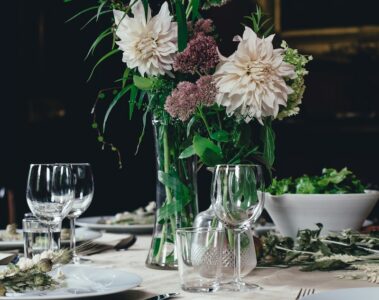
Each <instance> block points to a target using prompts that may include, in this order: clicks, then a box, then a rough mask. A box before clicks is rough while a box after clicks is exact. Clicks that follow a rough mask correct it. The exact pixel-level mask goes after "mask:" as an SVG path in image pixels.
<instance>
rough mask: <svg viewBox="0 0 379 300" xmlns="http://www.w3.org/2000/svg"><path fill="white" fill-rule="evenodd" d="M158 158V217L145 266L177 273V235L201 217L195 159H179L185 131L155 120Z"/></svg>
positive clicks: (164, 121)
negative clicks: (179, 229) (175, 270)
mask: <svg viewBox="0 0 379 300" xmlns="http://www.w3.org/2000/svg"><path fill="white" fill-rule="evenodd" d="M153 126H154V137H155V151H156V158H157V186H156V204H157V210H156V216H155V226H154V232H153V238H152V242H151V247H150V250H149V254H148V257H147V259H146V265H147V266H148V267H150V268H154V269H176V268H177V254H176V250H175V249H176V248H175V232H176V229H177V228H181V227H191V226H192V224H193V221H194V218H195V216H196V215H197V213H198V202H197V183H196V159H195V158H194V157H192V158H187V159H179V155H180V153H181V150H182V149H180V145H181V142H182V140H183V139H184V138H185V131H184V129H183V128H182V127H180V125H178V126H175V125H171V124H169V123H168V122H167V121H166V120H164V119H163V118H162V119H158V118H156V117H154V118H153Z"/></svg>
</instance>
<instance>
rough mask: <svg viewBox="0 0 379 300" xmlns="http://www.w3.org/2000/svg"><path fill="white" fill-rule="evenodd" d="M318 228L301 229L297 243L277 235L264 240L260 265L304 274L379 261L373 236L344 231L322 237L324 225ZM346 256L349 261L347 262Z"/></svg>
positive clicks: (377, 242) (349, 267)
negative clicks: (289, 267) (290, 267)
mask: <svg viewBox="0 0 379 300" xmlns="http://www.w3.org/2000/svg"><path fill="white" fill-rule="evenodd" d="M316 225H317V227H318V228H317V229H315V230H310V229H305V230H300V231H299V232H298V234H297V238H296V241H295V240H293V239H292V238H290V237H282V236H279V235H277V234H274V233H268V234H267V235H265V236H263V237H261V239H260V241H261V244H262V249H261V252H260V253H259V261H258V265H260V266H302V268H301V271H316V270H319V271H334V270H341V269H351V268H354V264H355V263H356V262H363V263H364V262H366V263H367V262H377V261H378V260H379V255H378V251H377V250H378V249H379V239H377V238H373V237H372V234H362V233H356V232H353V231H351V230H345V231H342V232H339V233H333V234H330V235H328V236H322V237H321V236H320V232H321V229H322V224H316ZM374 234H375V233H374ZM376 234H377V233H376ZM373 253H374V254H373ZM343 256H347V257H348V258H349V260H348V261H346V259H345V260H344V259H343Z"/></svg>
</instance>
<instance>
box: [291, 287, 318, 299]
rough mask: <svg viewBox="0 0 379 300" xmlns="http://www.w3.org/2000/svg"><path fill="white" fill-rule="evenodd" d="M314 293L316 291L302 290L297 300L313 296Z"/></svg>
mask: <svg viewBox="0 0 379 300" xmlns="http://www.w3.org/2000/svg"><path fill="white" fill-rule="evenodd" d="M314 293H315V289H300V291H299V293H298V294H297V296H296V298H295V300H299V299H302V298H303V297H305V296H309V295H313V294H314Z"/></svg>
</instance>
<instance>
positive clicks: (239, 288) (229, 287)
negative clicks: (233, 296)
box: [220, 281, 262, 292]
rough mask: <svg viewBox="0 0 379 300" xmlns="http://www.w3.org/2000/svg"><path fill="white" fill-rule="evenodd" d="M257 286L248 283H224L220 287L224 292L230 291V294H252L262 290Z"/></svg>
mask: <svg viewBox="0 0 379 300" xmlns="http://www.w3.org/2000/svg"><path fill="white" fill-rule="evenodd" d="M261 289H262V287H260V286H259V285H257V284H254V283H246V282H243V281H232V282H228V283H222V284H221V285H220V290H222V291H230V292H251V291H257V290H261Z"/></svg>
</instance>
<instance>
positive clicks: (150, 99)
mask: <svg viewBox="0 0 379 300" xmlns="http://www.w3.org/2000/svg"><path fill="white" fill-rule="evenodd" d="M155 97H156V96H155V95H153V96H150V95H149V103H148V105H147V108H146V110H145V112H144V113H143V116H142V131H141V134H140V136H139V139H138V144H137V148H136V152H135V153H134V155H137V153H138V151H139V146H140V145H141V142H142V140H143V137H144V136H145V129H146V119H147V114H148V113H149V111H150V109H151V106H152V103H153V100H154V98H155Z"/></svg>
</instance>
